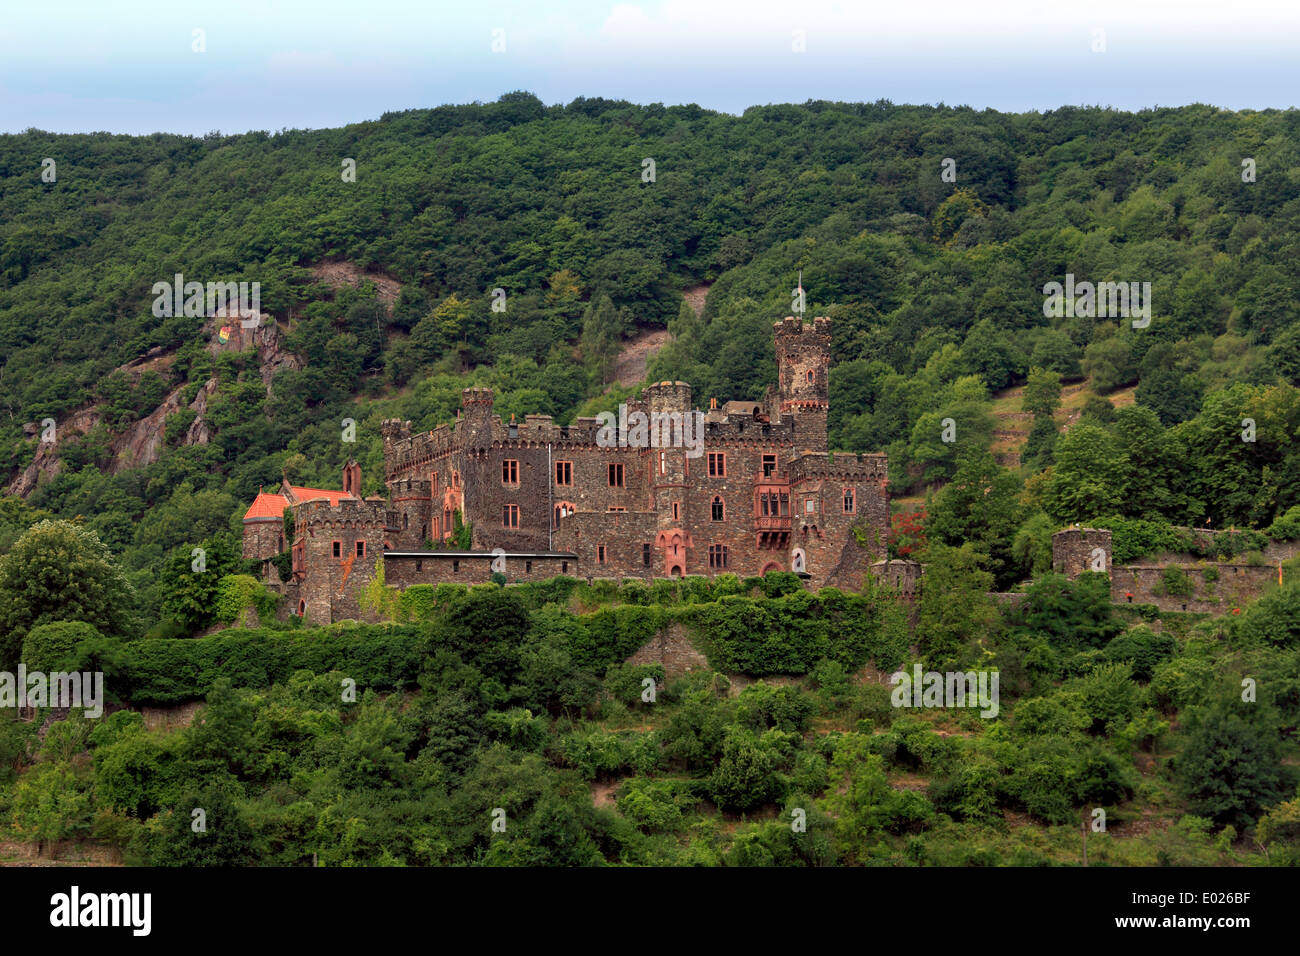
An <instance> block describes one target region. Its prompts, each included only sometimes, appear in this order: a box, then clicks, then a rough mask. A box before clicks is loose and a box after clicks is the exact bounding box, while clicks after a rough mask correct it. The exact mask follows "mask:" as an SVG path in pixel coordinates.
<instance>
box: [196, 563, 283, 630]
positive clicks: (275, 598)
mask: <svg viewBox="0 0 1300 956" xmlns="http://www.w3.org/2000/svg"><path fill="white" fill-rule="evenodd" d="M279 600H280V596H279V595H278V594H275V593H273V592H271V591H268V590H267V589H266V587H265V586H263V584H262V582H261V581H259V580H257V578H255V577H253V576H252V575H251V574H227V575H224V576H223V577H222V578H221V580H220V581H218V582H217V599H216V602H215V604H214V606H213V616H214V617H216V619H217V620H218V621H221V622H222V623H223V624H233V623H234V622H235V621H236V620H237V619H238V618H239V615H240V614H242V613H243V612H244V611H245V610H247V609H248V608H250V607H251V608H253V610H254V611H255V612H256V614H257V619H258V621H259V622H261V623H262V624H266V623H269V622H270V621H271V620H272V619H273V618H274V617H275V607H276V605H277V604H278V603H279Z"/></svg>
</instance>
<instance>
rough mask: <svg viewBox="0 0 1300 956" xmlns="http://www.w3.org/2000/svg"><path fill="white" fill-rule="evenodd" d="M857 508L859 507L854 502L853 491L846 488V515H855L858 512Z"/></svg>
mask: <svg viewBox="0 0 1300 956" xmlns="http://www.w3.org/2000/svg"><path fill="white" fill-rule="evenodd" d="M856 507H857V506H856V503H855V502H854V500H853V489H852V488H845V489H844V513H845V514H846V515H851V514H854V512H855V511H856Z"/></svg>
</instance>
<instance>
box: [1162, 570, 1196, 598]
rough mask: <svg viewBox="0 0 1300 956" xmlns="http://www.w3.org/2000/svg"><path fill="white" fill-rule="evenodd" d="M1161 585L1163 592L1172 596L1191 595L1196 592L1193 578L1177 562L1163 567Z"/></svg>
mask: <svg viewBox="0 0 1300 956" xmlns="http://www.w3.org/2000/svg"><path fill="white" fill-rule="evenodd" d="M1159 587H1160V590H1161V591H1162V592H1163V593H1165V594H1168V595H1170V596H1172V597H1191V596H1192V594H1193V593H1195V588H1194V587H1193V586H1192V579H1191V578H1189V577H1188V576H1187V572H1186V571H1184V570H1183V569H1182V568H1180V567H1178V566H1177V565H1176V564H1171V565H1169V566H1168V567H1165V568H1161V570H1160V585H1159Z"/></svg>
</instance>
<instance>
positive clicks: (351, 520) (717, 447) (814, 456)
mask: <svg viewBox="0 0 1300 956" xmlns="http://www.w3.org/2000/svg"><path fill="white" fill-rule="evenodd" d="M830 338H831V320H830V319H828V318H822V317H819V318H816V319H814V320H813V321H812V323H804V322H803V321H801V320H800V319H795V318H789V317H788V318H786V319H785V320H784V321H782V322H777V323H775V345H776V358H777V384H776V385H775V386H769V388H768V390H767V393H766V394H765V395H764V397H763V399H762V401H758V402H754V401H747V402H741V401H731V402H726V403H725V404H723V405H722V406H721V407H718V405H717V403H716V401H710V403H709V404H710V407H709V408H708V410H707V411H697V410H696V409H694V407H693V404H692V395H691V387H690V385H688V384H686V383H685V382H660V383H658V384H655V385H650V386H648V387H647V388H645V389H644V390H643V391H642V393H641V397H640V399H639V400H635V401H629V402H628V403H627V407H626V408H625V409H621V410H620V415H619V423H620V426H621V425H622V423H623V422H624V421H629V422H638V421H639V422H644V423H648V426H649V427H648V429H646V428H642V429H641V430H640V431H639V432H638V430H637V429H636V428H632V429H620V437H621V438H623V440H622V441H618V440H614V441H611V440H610V431H611V430H610V429H609V428H608V422H607V421H606V422H602V421H600V420H598V419H596V418H579V419H577V420H576V421H575V422H574V423H573V424H572V425H556V424H554V423H553V422H552V420H551V417H550V416H548V415H528V416H527V417H526V419H525V420H524V421H523V422H516V421H514V419H513V417H512V418H511V420H510V421H508V422H503V421H502V420H501V417H500V416H499V415H495V414H493V395H492V391H491V389H486V388H467V389H465V390H464V391H463V392H462V395H461V409H460V412H459V415H458V418H457V420H456V422H455V423H454V424H448V425H440V426H439V427H438V428H435V429H434V430H433V431H430V432H420V433H414V432H412V430H411V423H410V422H402V421H396V420H389V421H385V422H384V423H383V440H384V480H385V484H386V485H387V489H388V497H387V499H386V500H385V499H383V498H380V497H377V496H375V497H371V498H366V499H362V498H361V492H360V488H361V476H360V469H359V467H358V466H357V465H356V463H355V462H349V463H348V465H347V466H345V469H344V480H343V485H344V487H343V490H342V491H327V490H324V489H309V488H296V487H294V486H291V485H289V483H288V482H287V481H286V482H285V483H284V485H283V486H282V488H281V489H280V492H279V493H277V494H267V493H261V494H259V495H258V497H257V499H256V500H255V501H254V502H253V505H252V506H251V507H250V508H249V510H248V513H247V514H246V515H245V517H244V557H246V558H258V559H262V560H263V561H265V562H267V563H266V565H265V566H264V572H265V574H266V576H267V579H268V581H269V582H271V583H273V584H276V586H277V587H278V575H276V573H275V571H274V569H273V568H272V566H271V565H270V559H271V558H273V557H274V556H275V555H277V554H279V553H281V552H283V551H284V550H285V549H286V544H287V543H286V542H284V541H283V540H282V539H283V527H284V523H283V521H282V519H281V515H282V513H283V511H284V509H285V508H289V509H291V510H292V513H293V534H292V537H293V540H292V542H291V544H290V545H289V547H290V548H291V550H292V555H293V575H292V582H291V583H290V584H289V585H288V586H287V587H285V588H284V590H285V592H286V593H287V594H288V595H289V597H290V599H291V602H292V603H294V604H296V606H297V607H296V610H297V612H298V613H300V614H305V615H306V616H307V617H308V618H309V619H310V620H311V621H313V622H314V623H327V622H330V621H334V620H339V619H342V618H356V617H360V616H362V613H361V608H360V607H359V604H358V598H359V595H360V592H361V591H362V589H363V588H364V587H365V586H366V585H367V584H368V583H369V582H370V581H371V580H372V579H373V578H374V575H375V572H376V566H377V563H378V562H382V567H383V571H384V580H385V583H386V584H387V585H390V586H396V587H406V586H409V585H412V584H423V583H438V582H443V581H462V582H464V583H466V584H473V583H479V582H483V581H487V580H490V579H491V577H492V575H493V574H494V573H496V572H499V573H501V574H504V575H505V578H506V579H507V580H508V581H512V582H513V581H528V580H544V579H546V578H550V577H554V576H555V575H557V574H567V575H571V576H574V577H582V578H589V579H592V578H612V579H616V580H617V579H622V578H641V579H649V578H654V577H670V576H678V577H680V576H686V575H707V576H714V575H718V574H724V573H733V574H737V575H739V576H741V577H745V576H751V575H761V574H765V573H767V572H769V571H773V570H782V571H794V572H796V573H799V574H801V575H803V576H804V577H805V579H806V580H807V583H808V584H809V586H811V587H813V588H819V587H823V586H826V585H833V586H837V587H844V588H851V589H854V590H856V589H857V588H858V587H860V586H861V583H862V579H863V576H864V575H865V574H866V573H867V572H868V568H869V567H870V565H871V564H872V563H873V562H875V561H878V560H880V559H882V558H883V557H885V545H886V536H887V532H888V527H889V499H888V490H887V481H886V465H887V462H886V457H885V456H884V455H882V454H870V455H852V454H829V453H828V452H827V442H826V417H827V409H828V400H827V371H828V368H829V365H830ZM687 423H689V426H702V435H701V433H700V432H692V429H691V427H689V426H688V424H687ZM602 429H603V430H602ZM683 436H691V439H692V440H687V441H683V440H681V439H682V438H683ZM701 438H702V440H696V439H701ZM458 522H459V523H463V524H466V525H469V526H471V528H472V545H471V547H470V549H468V550H451V549H450V547H449V544H448V542H449V541H450V540H451V538H452V535H453V532H454V531H455V528H456V526H457V524H458Z"/></svg>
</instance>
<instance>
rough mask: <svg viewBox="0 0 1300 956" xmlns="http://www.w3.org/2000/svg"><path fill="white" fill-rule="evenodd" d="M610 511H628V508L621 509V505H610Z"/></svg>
mask: <svg viewBox="0 0 1300 956" xmlns="http://www.w3.org/2000/svg"><path fill="white" fill-rule="evenodd" d="M609 510H610V511H627V509H626V508H622V507H620V506H619V505H610V506H609Z"/></svg>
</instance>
